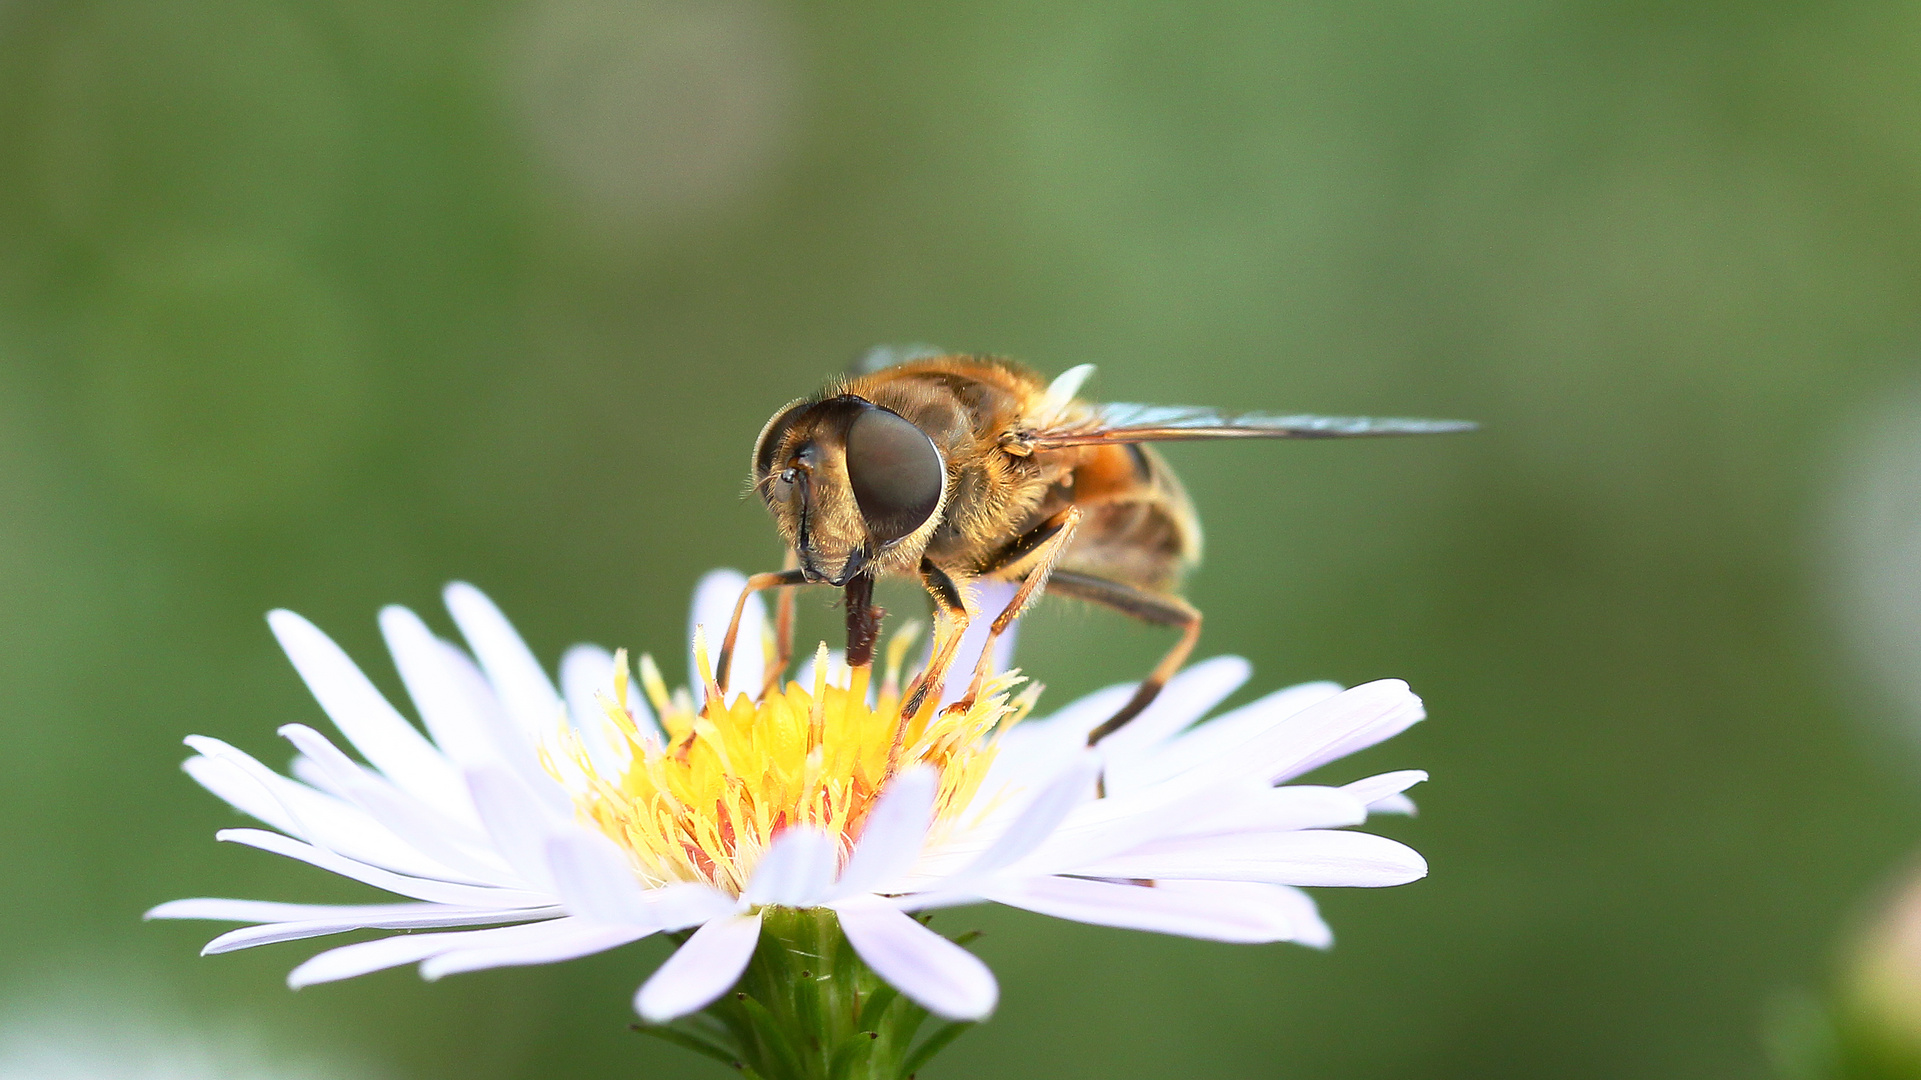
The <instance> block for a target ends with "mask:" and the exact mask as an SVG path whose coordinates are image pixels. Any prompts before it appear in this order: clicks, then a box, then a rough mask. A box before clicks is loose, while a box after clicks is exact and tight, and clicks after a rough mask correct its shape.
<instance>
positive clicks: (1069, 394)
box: [1035, 364, 1094, 424]
mask: <svg viewBox="0 0 1921 1080" xmlns="http://www.w3.org/2000/svg"><path fill="white" fill-rule="evenodd" d="M1092 374H1094V365H1092V364H1075V365H1074V366H1073V367H1071V368H1068V369H1067V370H1066V371H1063V372H1061V373H1060V374H1059V375H1056V376H1054V381H1053V382H1051V383H1048V384H1047V393H1046V395H1045V396H1043V397H1042V398H1041V403H1040V407H1039V408H1038V409H1036V410H1035V420H1036V422H1037V423H1039V424H1049V423H1051V422H1053V421H1054V420H1056V419H1058V418H1059V416H1060V414H1061V412H1062V411H1063V410H1065V409H1066V408H1067V407H1068V406H1069V405H1071V404H1073V403H1074V398H1075V396H1076V395H1078V394H1079V393H1080V392H1081V384H1083V383H1085V382H1086V381H1087V377H1088V376H1090V375H1092Z"/></svg>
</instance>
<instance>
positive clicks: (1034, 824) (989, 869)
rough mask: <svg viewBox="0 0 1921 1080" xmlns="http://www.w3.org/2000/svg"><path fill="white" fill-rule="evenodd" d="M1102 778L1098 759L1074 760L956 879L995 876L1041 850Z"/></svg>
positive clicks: (1082, 758)
mask: <svg viewBox="0 0 1921 1080" xmlns="http://www.w3.org/2000/svg"><path fill="white" fill-rule="evenodd" d="M1099 774H1100V758H1099V757H1098V756H1097V755H1095V754H1093V753H1084V754H1082V755H1081V756H1080V757H1079V758H1077V759H1075V761H1074V763H1073V764H1071V765H1069V766H1068V767H1067V768H1065V769H1063V770H1061V773H1060V775H1058V776H1056V777H1055V778H1054V779H1053V781H1052V782H1050V783H1049V784H1048V785H1047V786H1046V787H1044V788H1042V789H1041V790H1040V792H1039V793H1038V794H1036V795H1035V796H1034V798H1033V799H1031V800H1030V801H1029V802H1028V804H1027V806H1026V807H1025V808H1024V809H1023V810H1022V811H1021V812H1020V813H1019V814H1018V815H1016V816H1015V818H1014V820H1013V822H1012V823H1011V824H1009V825H1008V826H1007V829H1006V830H1005V831H1003V832H1002V833H1001V834H1000V836H999V837H998V838H997V839H995V841H994V842H993V843H992V844H990V845H988V848H987V850H986V851H984V852H982V853H981V855H980V858H978V859H976V860H974V861H973V862H972V863H970V864H968V866H967V868H966V869H965V870H963V871H961V872H960V874H959V875H957V876H958V877H959V878H961V879H963V880H964V879H968V878H973V877H978V876H981V875H985V874H992V873H993V872H994V871H996V870H999V869H1001V868H1002V867H1005V866H1009V865H1011V864H1013V863H1014V862H1015V861H1017V860H1019V859H1020V858H1022V857H1023V856H1025V855H1027V854H1028V853H1030V852H1032V851H1033V850H1034V849H1035V848H1038V847H1040V846H1041V844H1043V843H1045V842H1046V841H1047V838H1048V837H1049V836H1050V835H1052V834H1053V832H1054V830H1055V829H1056V828H1058V827H1059V826H1060V824H1061V822H1062V821H1063V820H1065V819H1066V817H1067V815H1068V813H1069V812H1070V811H1072V810H1073V809H1074V807H1075V806H1077V805H1079V804H1080V803H1083V802H1086V801H1087V800H1088V799H1090V798H1092V797H1093V794H1094V780H1095V778H1096V777H1097V776H1098V775H1099Z"/></svg>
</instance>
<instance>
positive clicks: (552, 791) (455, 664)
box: [436, 641, 574, 817]
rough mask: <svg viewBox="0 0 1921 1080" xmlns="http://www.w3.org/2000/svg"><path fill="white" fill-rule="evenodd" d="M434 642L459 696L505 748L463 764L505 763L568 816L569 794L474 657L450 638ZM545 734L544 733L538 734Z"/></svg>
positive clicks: (547, 802) (543, 800) (555, 809)
mask: <svg viewBox="0 0 1921 1080" xmlns="http://www.w3.org/2000/svg"><path fill="white" fill-rule="evenodd" d="M436 645H437V647H438V649H439V651H440V657H441V664H442V667H443V668H444V669H445V670H446V671H447V672H448V674H449V675H450V677H451V678H452V681H453V682H454V684H455V685H456V686H457V687H458V688H459V693H460V694H461V696H462V697H463V698H464V699H465V700H467V701H468V702H469V703H470V708H472V709H473V710H474V712H475V713H476V714H479V715H482V716H485V717H486V718H487V721H486V722H487V725H488V726H489V728H491V729H493V730H496V731H498V732H499V733H500V734H499V738H498V741H499V744H500V745H501V746H502V747H503V748H507V749H505V750H504V751H503V753H502V754H501V755H500V756H499V757H497V758H495V759H491V760H487V761H482V762H479V763H477V764H475V765H468V766H464V768H465V769H475V768H486V767H489V766H492V765H499V764H503V763H504V764H505V765H506V767H507V768H508V769H510V770H511V771H512V772H513V774H514V775H515V776H518V777H520V782H521V783H522V784H524V785H526V788H527V790H528V791H531V792H533V794H534V797H535V798H537V799H539V800H540V801H541V803H542V804H544V805H545V806H546V807H547V808H548V810H550V811H551V812H553V813H554V814H557V815H560V816H563V817H571V816H572V815H573V812H574V804H573V799H572V797H571V796H570V795H569V794H568V793H567V791H566V789H564V788H563V787H561V785H560V784H558V783H556V782H555V781H554V778H553V776H552V775H550V774H549V773H548V772H547V770H546V768H545V767H544V766H543V765H542V764H541V758H540V755H539V754H538V753H537V752H536V751H535V750H534V743H535V740H534V738H533V737H532V736H530V735H528V734H527V733H526V732H525V731H522V730H521V728H520V725H519V723H518V722H516V721H515V720H514V719H513V718H512V717H510V716H509V715H508V714H507V707H506V706H505V705H503V704H501V702H500V698H499V697H498V696H497V695H496V694H495V693H494V686H493V684H492V683H490V682H488V681H487V676H486V675H485V674H484V673H483V672H482V671H481V670H480V667H479V666H478V665H477V664H475V663H474V660H473V657H471V656H468V655H467V654H466V653H465V652H463V651H461V649H460V648H459V646H456V645H454V644H452V643H451V642H446V641H439V642H436ZM549 730H550V731H551V729H549ZM546 737H547V736H546V735H545V734H543V735H542V736H541V738H546Z"/></svg>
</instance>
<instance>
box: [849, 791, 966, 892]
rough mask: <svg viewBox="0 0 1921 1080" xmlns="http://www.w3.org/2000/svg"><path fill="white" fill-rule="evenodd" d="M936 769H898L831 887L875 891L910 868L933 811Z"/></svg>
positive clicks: (868, 817) (925, 837) (916, 856)
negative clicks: (835, 884) (837, 878)
mask: <svg viewBox="0 0 1921 1080" xmlns="http://www.w3.org/2000/svg"><path fill="white" fill-rule="evenodd" d="M939 792H940V774H939V773H937V772H935V771H934V770H933V769H932V768H929V767H927V766H925V765H916V766H914V767H913V768H910V769H907V770H904V771H902V772H901V773H899V774H897V775H896V776H895V777H894V779H893V780H892V781H890V782H889V783H888V785H887V790H886V791H883V792H881V796H880V800H879V801H878V802H876V803H875V804H874V808H873V809H872V810H869V811H868V812H867V823H866V824H865V825H862V826H861V832H860V840H859V841H858V842H857V843H855V845H854V853H853V854H852V855H850V856H848V858H847V868H846V869H845V870H843V871H841V875H840V881H839V882H838V884H837V887H836V889H835V892H836V893H837V894H838V895H849V894H853V893H862V892H875V891H878V890H879V889H880V888H881V886H883V885H887V884H889V883H891V882H893V881H894V879H896V878H898V877H900V876H901V875H902V874H905V873H907V872H908V871H909V870H912V869H913V868H914V863H915V862H916V861H918V860H919V859H920V851H921V846H922V844H924V843H925V842H926V840H927V826H928V824H929V823H930V822H931V821H932V820H933V817H934V796H935V795H937V794H939Z"/></svg>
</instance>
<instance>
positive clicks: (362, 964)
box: [287, 919, 579, 990]
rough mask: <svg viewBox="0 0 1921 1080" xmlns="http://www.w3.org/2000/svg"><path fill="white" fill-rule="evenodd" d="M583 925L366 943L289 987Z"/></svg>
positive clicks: (302, 972) (320, 962)
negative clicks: (454, 950) (455, 950)
mask: <svg viewBox="0 0 1921 1080" xmlns="http://www.w3.org/2000/svg"><path fill="white" fill-rule="evenodd" d="M578 926H579V924H578V923H577V922H575V921H574V920H572V919H549V920H547V921H546V922H537V923H523V924H521V925H519V926H496V927H493V928H491V929H487V930H455V931H451V932H448V933H444V934H405V935H400V936H396V937H386V938H381V939H379V940H378V941H362V942H359V943H358V944H354V945H343V946H341V947H340V948H338V949H329V950H327V951H326V952H323V953H321V954H320V955H318V956H315V957H314V958H313V959H311V960H308V961H307V962H306V963H304V964H302V965H300V966H299V967H297V968H294V969H293V971H292V972H290V973H289V974H288V975H287V985H288V986H291V987H293V988H294V989H295V990H298V989H300V988H301V987H303V986H312V985H314V984H315V983H324V982H334V981H335V980H338V979H350V978H353V977H354V976H356V975H365V974H367V973H368V972H373V971H380V970H383V969H385V968H390V967H399V966H400V965H402V964H411V963H413V962H414V961H416V960H425V959H427V958H428V957H430V956H438V955H439V954H441V953H444V952H448V951H451V950H453V949H462V948H484V947H493V946H503V945H526V944H532V943H536V942H540V941H544V940H548V939H553V938H564V937H567V936H569V935H571V934H572V933H573V932H574V931H575V929H576V928H577V927H578Z"/></svg>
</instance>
